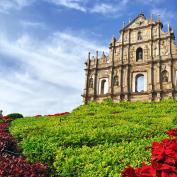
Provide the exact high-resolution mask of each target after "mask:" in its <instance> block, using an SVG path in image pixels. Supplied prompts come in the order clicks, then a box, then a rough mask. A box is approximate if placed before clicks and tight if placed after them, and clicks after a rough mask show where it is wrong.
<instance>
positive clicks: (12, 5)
mask: <svg viewBox="0 0 177 177" xmlns="http://www.w3.org/2000/svg"><path fill="white" fill-rule="evenodd" d="M33 2H34V0H0V12H8V11H9V10H10V9H21V8H23V7H25V6H28V5H29V4H31V3H33Z"/></svg>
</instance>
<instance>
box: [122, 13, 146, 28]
mask: <svg viewBox="0 0 177 177" xmlns="http://www.w3.org/2000/svg"><path fill="white" fill-rule="evenodd" d="M147 24H148V20H146V17H145V16H144V14H139V15H138V16H137V17H136V18H135V19H134V20H132V21H131V22H130V23H129V24H128V25H127V26H125V27H124V28H123V29H124V30H126V29H133V28H138V27H141V26H145V25H147Z"/></svg>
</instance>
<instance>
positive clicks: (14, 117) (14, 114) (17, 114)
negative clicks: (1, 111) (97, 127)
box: [6, 113, 23, 119]
mask: <svg viewBox="0 0 177 177" xmlns="http://www.w3.org/2000/svg"><path fill="white" fill-rule="evenodd" d="M6 117H9V118H11V119H17V118H23V115H22V114H20V113H12V114H8V115H7V116H6Z"/></svg>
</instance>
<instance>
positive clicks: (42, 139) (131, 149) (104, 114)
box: [10, 100, 177, 177]
mask: <svg viewBox="0 0 177 177" xmlns="http://www.w3.org/2000/svg"><path fill="white" fill-rule="evenodd" d="M176 111H177V102H175V101H173V100H165V101H162V102H159V103H155V102H152V103H147V102H134V103H130V102H121V103H113V102H112V101H111V100H105V101H104V102H103V103H96V102H91V103H89V104H88V105H82V106H80V107H78V108H76V109H75V110H74V111H73V112H72V113H71V114H69V115H67V116H66V117H64V118H63V119H62V121H60V117H57V116H56V117H41V118H39V119H36V118H35V117H34V118H33V117H32V118H25V119H16V120H14V121H13V122H12V123H11V127H10V131H11V133H12V134H13V135H14V136H15V137H16V138H18V140H19V141H20V147H21V148H22V149H23V154H24V155H25V156H26V157H27V158H28V160H30V161H31V162H35V161H41V162H44V163H48V164H49V165H50V167H51V168H52V169H53V170H54V171H56V173H57V175H58V176H63V177H64V176H68V177H69V176H80V177H87V176H88V177H90V176H100V177H102V176H103V177H104V176H113V177H117V176H121V171H122V170H123V169H124V168H125V167H126V166H127V165H129V164H131V165H132V167H140V166H141V164H142V161H143V162H145V163H146V164H150V151H145V150H144V147H145V146H150V145H151V143H152V142H153V141H161V140H162V139H164V138H166V137H167V135H166V133H165V132H166V131H167V130H170V129H171V128H175V127H176V123H175V122H174V120H175V118H176Z"/></svg>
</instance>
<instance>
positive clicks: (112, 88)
mask: <svg viewBox="0 0 177 177" xmlns="http://www.w3.org/2000/svg"><path fill="white" fill-rule="evenodd" d="M162 27H163V24H162V23H161V21H160V19H158V20H156V21H155V20H152V19H146V18H145V16H144V14H140V15H138V17H137V18H135V19H134V20H133V21H132V22H131V23H129V24H128V25H127V26H125V27H124V28H123V29H121V31H120V38H119V39H115V38H113V39H112V41H111V43H110V46H109V49H110V52H109V56H106V55H105V54H104V53H103V55H102V57H101V58H98V53H97V54H96V57H92V58H90V54H89V57H88V60H87V62H86V66H87V68H86V69H85V71H86V86H85V90H84V94H83V98H84V102H85V103H87V102H88V101H90V100H96V101H99V102H100V101H102V100H103V99H105V98H107V97H110V98H112V99H113V100H115V101H120V100H130V101H136V100H142V101H143V100H149V101H151V100H157V101H159V100H161V99H166V98H169V97H172V98H174V99H176V97H177V91H176V90H177V46H176V44H175V39H174V32H173V30H172V29H171V27H169V29H168V32H163V30H162ZM140 77H142V78H144V82H143V90H142V91H138V86H139V82H140V81H139V80H140ZM142 78H141V79H142ZM90 79H92V80H90ZM138 79H139V80H138ZM91 81H92V82H93V83H92V82H91Z"/></svg>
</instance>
